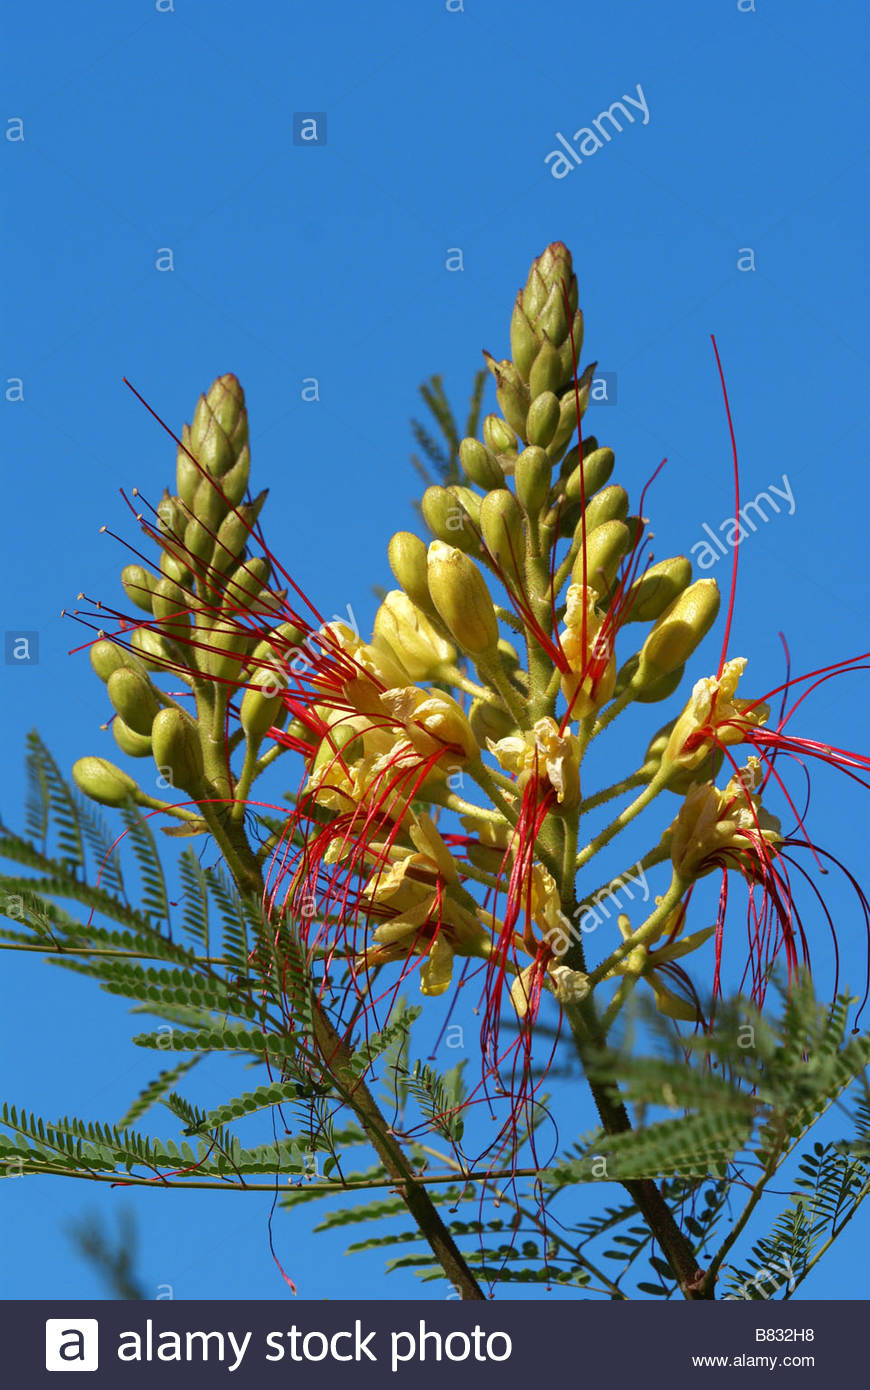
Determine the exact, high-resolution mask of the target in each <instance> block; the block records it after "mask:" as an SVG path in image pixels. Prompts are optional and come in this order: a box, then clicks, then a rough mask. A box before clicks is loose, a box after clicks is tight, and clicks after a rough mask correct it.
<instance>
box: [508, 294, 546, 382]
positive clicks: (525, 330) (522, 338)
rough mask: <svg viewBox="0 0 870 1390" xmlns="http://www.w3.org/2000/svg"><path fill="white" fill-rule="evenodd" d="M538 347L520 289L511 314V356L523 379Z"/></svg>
mask: <svg viewBox="0 0 870 1390" xmlns="http://www.w3.org/2000/svg"><path fill="white" fill-rule="evenodd" d="M538 347H539V343H538V337H537V334H536V333H535V330H534V329H533V328H532V326H531V324H530V323H529V321H528V319H527V318H526V316H525V313H524V312H523V292H522V290H520V292H519V294H518V295H517V298H516V303H515V304H514V308H513V313H512V314H511V356H512V357H513V360H514V366H515V367H516V369H517V371H518V372H519V374H520V376H521V377H522V379H523V381H528V379H529V372H530V371H531V367H532V363H533V362H534V360H535V358H536V357H537V355H538Z"/></svg>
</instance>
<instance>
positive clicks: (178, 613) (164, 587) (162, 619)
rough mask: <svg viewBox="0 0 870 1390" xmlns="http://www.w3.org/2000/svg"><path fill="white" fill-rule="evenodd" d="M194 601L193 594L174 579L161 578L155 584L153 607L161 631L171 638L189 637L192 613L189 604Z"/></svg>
mask: <svg viewBox="0 0 870 1390" xmlns="http://www.w3.org/2000/svg"><path fill="white" fill-rule="evenodd" d="M193 601H194V599H193V595H192V594H190V593H188V592H187V591H186V590H185V589H182V587H181V585H180V584H176V583H175V580H174V579H167V578H165V577H164V578H163V579H159V580H158V581H157V583H156V584H155V585H154V592H153V594H152V608H153V612H154V617H155V619H156V620H157V622H158V623H159V624H160V630H161V632H165V633H166V634H167V636H169V637H170V638H172V637H175V638H181V639H184V638H187V637H189V635H190V613H189V612H188V610H187V604H188V603H191V602H193Z"/></svg>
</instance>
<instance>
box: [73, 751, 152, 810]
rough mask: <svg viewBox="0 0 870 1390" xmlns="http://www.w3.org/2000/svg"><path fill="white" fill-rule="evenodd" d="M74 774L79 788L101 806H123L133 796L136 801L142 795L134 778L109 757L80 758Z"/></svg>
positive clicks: (75, 765) (76, 763) (74, 765)
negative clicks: (111, 761)
mask: <svg viewBox="0 0 870 1390" xmlns="http://www.w3.org/2000/svg"><path fill="white" fill-rule="evenodd" d="M72 775H73V781H74V782H75V784H76V786H77V787H78V788H79V790H80V791H83V792H84V794H85V796H88V797H90V799H91V801H97V802H99V804H100V805H101V806H123V805H124V802H125V801H128V800H129V799H130V798H131V797H132V798H133V800H134V801H136V800H138V798H139V797H140V796H141V792H140V791H139V788H138V787H137V785H136V783H135V782H134V781H133V778H132V777H129V776H128V775H127V773H126V772H122V771H121V769H120V768H119V767H116V766H115V764H114V763H110V762H109V761H108V759H107V758H93V757H89V758H79V760H78V762H75V763H73V770H72Z"/></svg>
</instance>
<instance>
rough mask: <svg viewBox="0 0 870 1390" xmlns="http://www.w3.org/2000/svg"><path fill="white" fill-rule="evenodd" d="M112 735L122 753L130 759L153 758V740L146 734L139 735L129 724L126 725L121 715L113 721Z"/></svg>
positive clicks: (116, 716) (117, 715)
mask: <svg viewBox="0 0 870 1390" xmlns="http://www.w3.org/2000/svg"><path fill="white" fill-rule="evenodd" d="M112 734H113V735H114V739H115V742H116V743H117V745H118V747H119V748H120V750H121V752H122V753H126V754H127V756H128V758H147V757H150V756H151V739H150V738H148V737H147V735H145V734H137V733H136V731H135V729H131V728H130V726H129V724H125V723H124V721H123V719H122V718H121V716H120V714H116V715H115V718H114V719H113V720H112Z"/></svg>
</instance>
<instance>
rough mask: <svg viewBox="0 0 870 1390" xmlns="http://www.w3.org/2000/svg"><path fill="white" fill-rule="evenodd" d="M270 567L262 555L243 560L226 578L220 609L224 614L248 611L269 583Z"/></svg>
mask: <svg viewBox="0 0 870 1390" xmlns="http://www.w3.org/2000/svg"><path fill="white" fill-rule="evenodd" d="M271 570H272V566H271V564H270V563H269V561H268V560H267V559H266V557H265V556H264V555H255V556H253V557H252V558H251V559H250V560H244V561H243V562H242V563H241V564H240V565H238V566H237V567H236V568H235V569H234V570H233V572H232V574H231V575H229V576H228V578H227V585H226V589H225V590H224V596H223V601H222V603H221V607H222V608H223V609H224V611H226V612H233V611H239V610H241V611H245V610H249V609H250V607H251V603H252V600H253V599H256V598H257V597H258V595H259V594H260V593H261V592H262V590H263V589H264V588H265V587H266V585H267V584H268V582H269V575H270V573H271Z"/></svg>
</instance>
